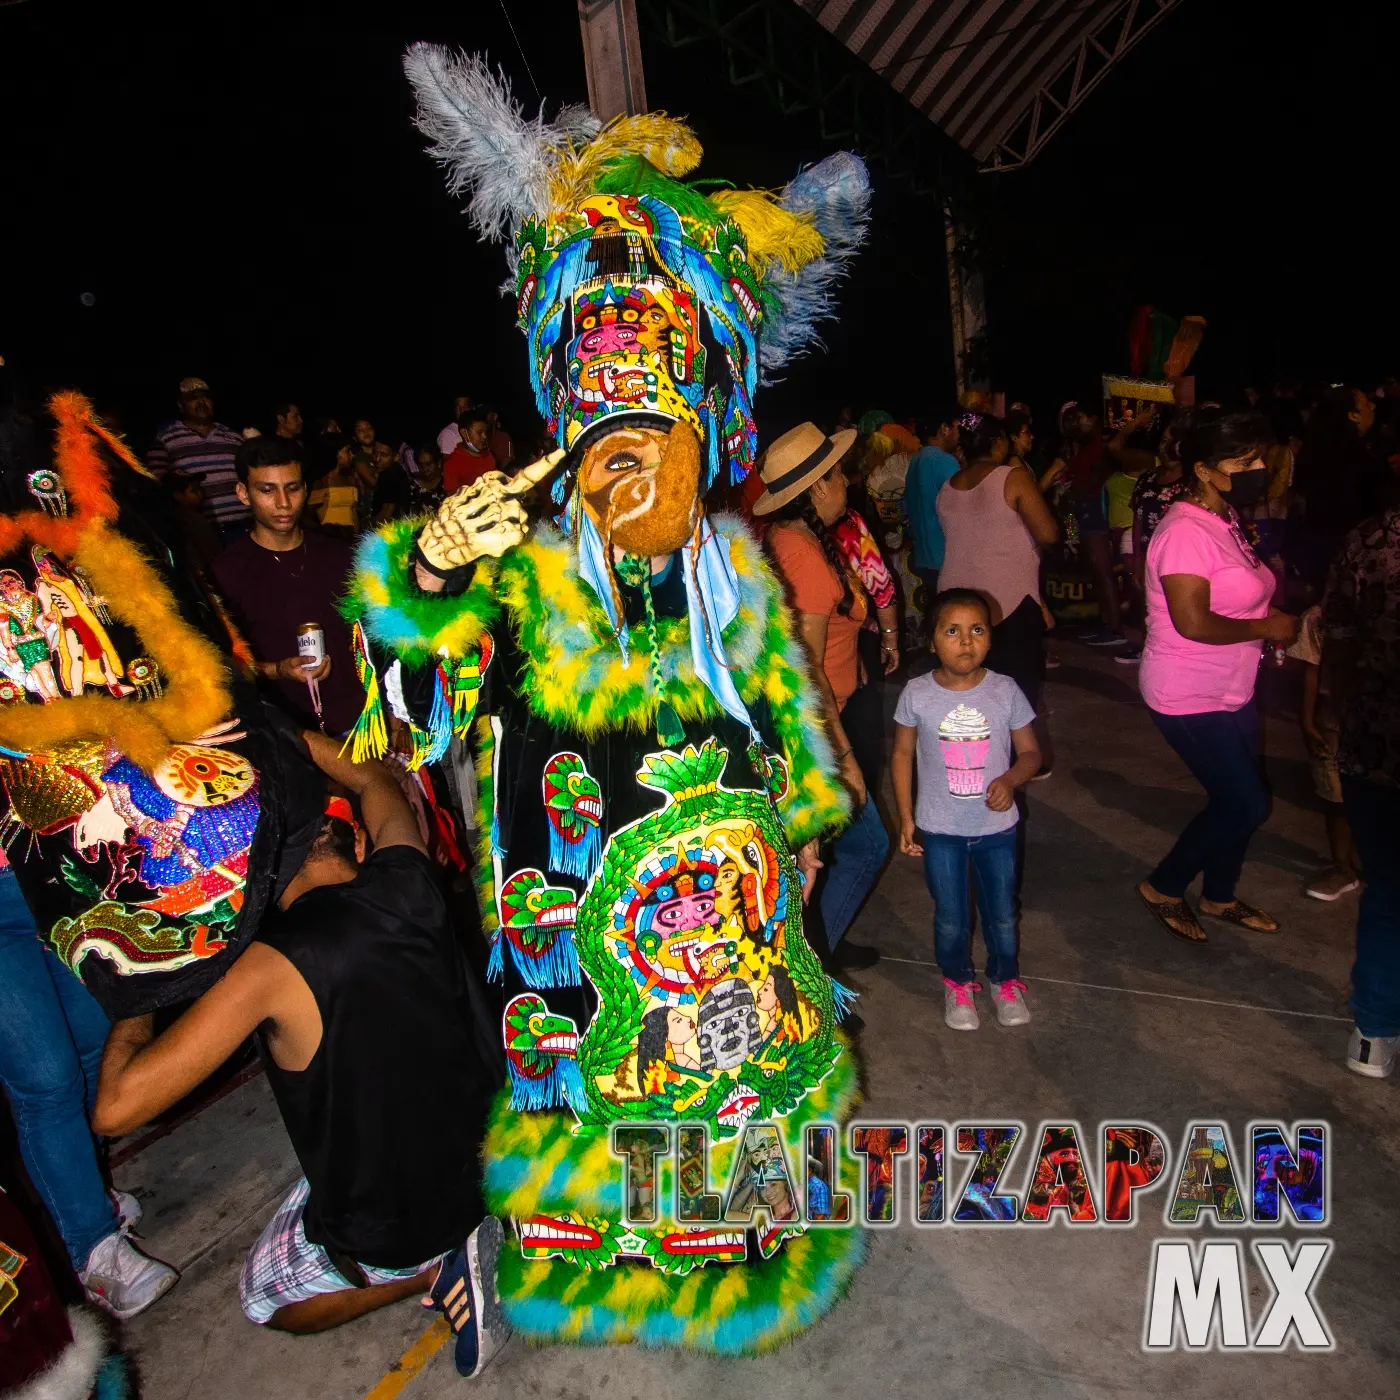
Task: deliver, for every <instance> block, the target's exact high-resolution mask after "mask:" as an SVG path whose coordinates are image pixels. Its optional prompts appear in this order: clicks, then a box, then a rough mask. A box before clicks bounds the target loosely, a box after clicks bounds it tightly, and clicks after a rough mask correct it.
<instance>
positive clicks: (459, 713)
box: [443, 632, 495, 752]
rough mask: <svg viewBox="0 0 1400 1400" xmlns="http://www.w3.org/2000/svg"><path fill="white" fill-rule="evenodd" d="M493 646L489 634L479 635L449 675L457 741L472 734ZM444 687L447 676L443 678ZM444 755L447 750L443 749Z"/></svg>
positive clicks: (453, 724)
mask: <svg viewBox="0 0 1400 1400" xmlns="http://www.w3.org/2000/svg"><path fill="white" fill-rule="evenodd" d="M494 651H495V643H493V642H492V640H491V634H490V633H489V632H483V633H482V634H481V640H480V642H479V643H478V644H477V646H476V648H475V650H473V651H472V652H470V653H469V654H468V655H466V656H464V657H462V659H461V660H460V661H458V662H457V664H456V666H455V667H454V668H453V672H452V684H451V687H450V689H451V695H452V731H453V732H454V733H455V734H456V735H457V737H458V738H459V739H465V738H466V737H467V735H468V733H470V731H471V724H472V720H473V719H474V718H475V717H476V702H477V700H478V699H479V698H480V697H481V683H482V681H483V680H484V679H485V677H486V668H487V667H488V666H489V665H490V664H491V656H492V654H493V653H494ZM443 680H444V685H446V674H445V673H444V676H443ZM444 752H446V750H444Z"/></svg>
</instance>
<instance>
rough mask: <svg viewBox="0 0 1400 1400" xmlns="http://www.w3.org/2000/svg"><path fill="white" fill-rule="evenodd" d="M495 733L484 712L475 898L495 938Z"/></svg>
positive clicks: (479, 734) (479, 735)
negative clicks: (492, 838) (493, 849)
mask: <svg viewBox="0 0 1400 1400" xmlns="http://www.w3.org/2000/svg"><path fill="white" fill-rule="evenodd" d="M495 762H496V735H495V732H494V731H493V730H492V728H491V717H490V716H489V715H482V716H480V718H478V719H477V721H476V831H475V832H473V833H472V845H473V848H474V849H475V852H476V860H475V862H474V866H475V868H474V869H473V870H472V878H473V880H475V881H476V900H477V905H478V907H479V908H480V910H481V931H482V933H484V934H485V935H486V937H487V940H488V941H489V940H490V939H492V938H494V937H495V935H496V930H497V928H498V927H499V925H500V919H499V918H498V917H497V914H496V867H495V863H494V862H493V861H492V859H491V837H492V832H493V831H494V829H495V828H494V826H493V821H494V816H495V811H496V771H495Z"/></svg>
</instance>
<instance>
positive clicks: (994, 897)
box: [919, 823, 1020, 982]
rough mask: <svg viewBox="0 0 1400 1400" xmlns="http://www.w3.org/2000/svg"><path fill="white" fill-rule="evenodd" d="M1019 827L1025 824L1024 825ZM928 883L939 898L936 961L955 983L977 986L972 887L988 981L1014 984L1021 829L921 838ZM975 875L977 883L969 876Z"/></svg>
mask: <svg viewBox="0 0 1400 1400" xmlns="http://www.w3.org/2000/svg"><path fill="white" fill-rule="evenodd" d="M1018 825H1019V823H1018ZM919 844H920V845H921V846H922V847H923V848H924V879H925V880H927V881H928V892H929V893H930V894H931V895H932V896H933V904H934V908H933V955H934V957H935V958H937V960H938V967H939V970H940V971H941V972H942V973H943V975H944V977H946V978H947V979H948V981H950V982H971V981H972V979H973V978H974V977H975V976H976V973H975V972H974V971H973V968H972V887H973V885H974V883H975V885H976V888H977V909H978V912H979V913H980V914H981V916H982V941H983V942H984V943H985V944H986V945H987V980H988V981H991V982H1010V981H1013V980H1015V979H1016V978H1018V977H1019V976H1020V972H1019V971H1018V970H1017V965H1016V827H1014V826H1009V827H1007V829H1006V830H1005V831H997V832H994V833H993V834H992V835H991V836H949V835H945V834H942V833H936V832H932V831H921V832H919ZM969 867H970V869H971V875H972V878H971V880H969V878H968V872H969Z"/></svg>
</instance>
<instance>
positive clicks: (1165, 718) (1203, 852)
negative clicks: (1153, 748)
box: [1147, 700, 1269, 904]
mask: <svg viewBox="0 0 1400 1400" xmlns="http://www.w3.org/2000/svg"><path fill="white" fill-rule="evenodd" d="M1149 713H1150V714H1151V716H1152V721H1153V723H1154V724H1156V726H1157V728H1158V729H1160V730H1161V731H1162V737H1163V738H1164V739H1165V740H1166V741H1167V743H1169V744H1170V745H1171V746H1172V748H1174V749H1175V750H1176V752H1177V754H1178V755H1179V756H1180V757H1181V759H1182V761H1183V762H1184V763H1185V764H1186V766H1187V767H1188V768H1189V769H1190V770H1191V775H1192V776H1193V777H1194V778H1195V779H1196V781H1197V782H1198V783H1200V785H1201V786H1202V787H1203V788H1205V790H1206V798H1207V801H1206V805H1205V808H1204V810H1202V811H1200V812H1197V813H1196V815H1195V816H1194V817H1192V818H1191V820H1190V821H1189V822H1187V823H1186V829H1185V830H1184V831H1183V832H1182V833H1181V835H1180V836H1178V837H1177V838H1176V845H1175V846H1173V847H1172V848H1171V850H1170V851H1168V852H1167V855H1166V858H1165V859H1164V860H1163V861H1162V863H1161V864H1160V865H1159V866H1158V867H1157V868H1156V870H1154V871H1153V872H1152V874H1151V875H1149V876H1148V877H1147V883H1148V884H1150V885H1151V886H1152V888H1153V889H1154V890H1156V891H1157V893H1158V894H1165V895H1170V896H1171V897H1172V898H1173V899H1180V898H1181V897H1182V896H1183V895H1184V894H1185V893H1186V890H1187V887H1188V886H1189V885H1190V884H1191V881H1192V880H1194V879H1195V878H1196V876H1197V875H1203V876H1204V878H1203V879H1202V881H1201V897H1202V898H1203V899H1208V900H1210V901H1211V903H1213V904H1228V903H1230V901H1231V900H1232V899H1234V897H1235V886H1236V884H1238V883H1239V878H1240V871H1241V870H1243V869H1244V854H1245V850H1246V849H1247V847H1248V846H1249V838H1250V837H1251V836H1253V835H1254V833H1255V832H1256V831H1258V829H1259V828H1260V827H1261V826H1263V825H1264V820H1265V818H1266V817H1267V816H1268V815H1269V790H1268V789H1267V788H1266V787H1265V786H1264V775H1263V773H1262V771H1261V770H1260V766H1259V756H1260V744H1259V712H1258V710H1256V709H1255V707H1254V701H1253V700H1251V701H1250V702H1249V704H1247V705H1245V706H1244V707H1243V708H1242V709H1238V710H1207V711H1205V712H1204V713H1202V714H1195V715H1163V714H1158V712H1157V711H1156V710H1150V711H1149Z"/></svg>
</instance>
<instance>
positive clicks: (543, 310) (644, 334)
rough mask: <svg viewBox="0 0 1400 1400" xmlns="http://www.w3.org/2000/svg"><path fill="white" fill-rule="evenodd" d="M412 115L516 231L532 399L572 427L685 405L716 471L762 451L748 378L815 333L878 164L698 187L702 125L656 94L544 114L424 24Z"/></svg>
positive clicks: (471, 188) (474, 209)
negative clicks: (628, 109) (780, 184)
mask: <svg viewBox="0 0 1400 1400" xmlns="http://www.w3.org/2000/svg"><path fill="white" fill-rule="evenodd" d="M404 69H405V71H406V72H407V74H408V77H409V79H410V81H411V82H412V83H413V85H414V88H415V90H416V92H417V95H418V118H417V121H418V127H419V130H421V131H422V132H423V134H424V135H425V136H427V137H428V138H429V140H430V142H431V145H430V146H429V150H430V151H431V152H432V154H433V155H434V156H435V157H436V158H437V159H438V160H439V161H440V162H441V163H442V164H443V165H445V166H446V167H447V170H448V172H449V178H448V188H449V189H450V190H451V191H452V192H453V193H454V194H466V195H467V196H469V199H470V203H469V206H468V212H469V214H470V216H471V219H472V222H473V223H474V224H475V225H476V227H477V229H478V230H479V232H480V233H481V234H482V236H483V237H485V238H488V239H492V240H502V239H509V253H508V257H509V260H510V265H511V270H512V272H513V274H514V294H515V297H516V309H517V313H518V316H519V322H520V327H521V329H522V330H523V331H524V332H525V334H526V336H527V337H528V341H529V351H530V378H531V383H532V385H533V387H534V390H535V399H536V403H537V405H538V407H539V411H540V413H541V414H542V415H543V416H544V418H545V419H546V421H547V422H548V424H549V429H550V432H551V433H553V434H554V435H555V436H556V438H557V440H558V442H559V444H560V445H561V446H563V447H568V448H574V447H577V446H579V445H580V444H581V443H582V442H583V440H584V439H585V437H586V436H587V435H588V434H589V433H590V431H591V430H592V429H593V428H594V427H595V425H597V424H599V423H602V422H613V421H615V420H616V419H617V418H618V417H619V416H621V415H630V416H634V417H638V418H640V419H642V420H643V421H646V420H649V419H650V420H657V419H659V420H662V421H669V422H687V423H689V424H690V425H691V426H692V427H693V428H694V429H695V430H696V432H697V433H698V434H699V435H700V437H701V439H702V440H703V441H704V442H705V444H706V448H707V459H708V471H707V484H708V483H710V482H713V481H714V479H715V478H716V476H717V475H718V474H719V471H720V468H721V467H722V466H724V465H726V464H727V465H728V467H729V470H730V474H731V478H732V479H733V480H739V479H741V478H742V477H743V476H745V475H746V474H747V472H748V471H749V469H750V467H751V466H752V465H753V459H754V454H755V451H756V447H757V436H758V435H757V430H756V428H755V426H754V420H753V394H754V390H755V388H756V386H757V384H758V383H759V382H768V381H769V380H771V379H772V378H774V377H775V376H776V375H777V373H778V372H779V371H780V370H781V369H782V368H783V367H784V366H785V365H786V364H787V363H788V362H789V361H790V360H791V359H793V358H794V357H795V356H797V355H800V354H802V353H803V352H804V351H805V350H807V349H809V348H811V347H812V346H813V345H816V344H818V343H819V341H818V338H817V333H816V323H817V322H818V321H819V320H821V319H822V318H824V317H826V316H829V315H831V314H832V312H833V310H834V301H833V290H834V287H835V283H836V282H837V281H838V280H839V278H840V277H841V276H842V274H843V273H844V272H845V270H846V267H847V265H848V263H849V262H850V259H851V257H852V255H853V254H854V252H855V250H856V249H857V247H859V245H860V243H861V240H862V238H863V237H864V233H865V226H866V223H867V220H868V217H869V205H870V182H869V177H868V175H867V173H866V169H865V165H864V164H863V162H862V161H861V160H860V159H859V158H858V157H857V156H854V155H851V154H848V153H845V152H842V153H840V154H837V155H834V156H830V157H828V158H827V159H826V160H824V161H822V162H820V163H819V164H817V165H814V166H811V167H810V168H809V169H807V170H804V171H803V172H802V173H801V174H800V175H798V176H797V178H796V179H795V180H793V181H792V183H791V184H790V185H788V186H787V188H786V189H784V190H783V191H781V192H780V193H777V194H774V193H772V192H770V191H767V190H724V191H720V192H717V193H715V194H711V195H706V194H704V193H702V192H701V191H700V190H699V189H697V188H696V187H695V186H694V185H692V184H687V183H684V177H685V176H687V175H689V174H690V173H691V172H692V171H693V170H694V169H695V167H696V166H697V165H698V164H699V163H700V156H701V150H700V143H699V141H697V140H696V138H695V134H694V133H693V132H692V131H691V130H690V129H689V127H687V126H686V125H685V124H684V123H683V122H679V121H676V120H675V119H674V118H671V117H667V116H665V115H663V114H660V113H647V114H645V115H642V116H636V117H620V118H618V119H617V120H615V121H613V122H610V123H609V124H608V125H607V126H602V125H601V124H600V123H599V122H598V121H597V119H596V118H594V117H593V116H592V115H590V114H589V113H588V112H587V111H586V110H585V109H583V108H580V107H566V108H564V109H563V110H562V111H561V112H560V113H559V115H558V117H557V118H556V119H555V120H554V121H552V122H546V121H545V120H544V118H543V115H540V116H537V117H536V118H535V119H534V120H533V121H532V120H530V119H528V118H527V117H526V116H525V115H524V110H523V108H522V106H521V104H520V103H518V102H516V101H515V100H514V98H513V97H512V96H511V92H510V87H509V84H508V83H507V82H506V80H505V78H504V76H503V75H500V74H496V73H493V72H492V71H491V69H490V68H489V66H488V65H487V63H486V60H485V59H484V58H482V57H480V56H479V55H465V54H454V53H452V52H450V51H448V50H446V49H443V48H440V47H438V46H436V45H432V44H415V45H413V46H412V47H411V48H410V49H409V50H408V52H407V54H406V55H405V57H404Z"/></svg>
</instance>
